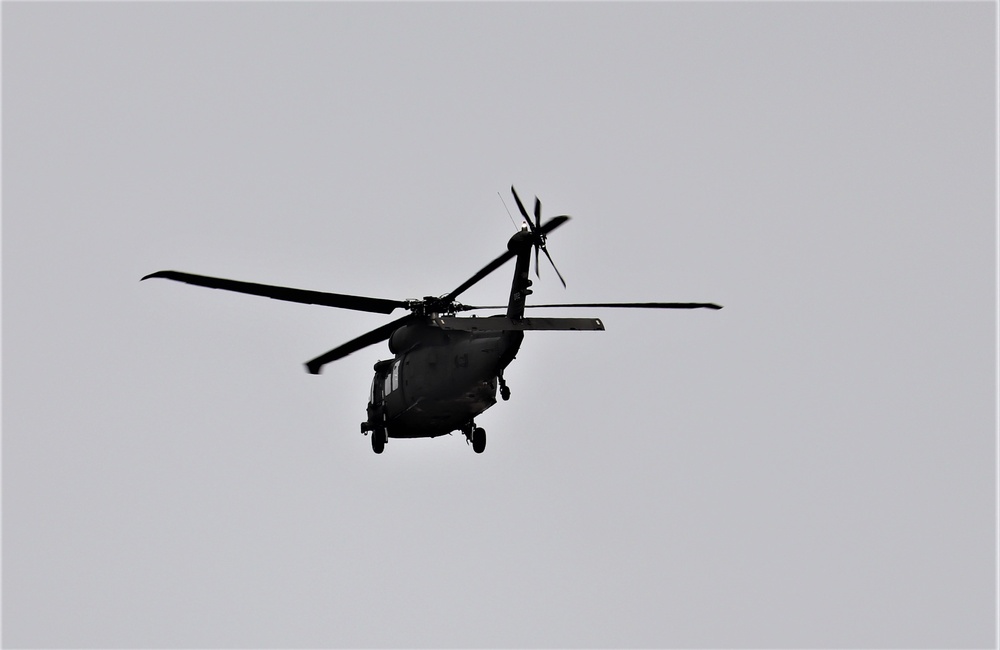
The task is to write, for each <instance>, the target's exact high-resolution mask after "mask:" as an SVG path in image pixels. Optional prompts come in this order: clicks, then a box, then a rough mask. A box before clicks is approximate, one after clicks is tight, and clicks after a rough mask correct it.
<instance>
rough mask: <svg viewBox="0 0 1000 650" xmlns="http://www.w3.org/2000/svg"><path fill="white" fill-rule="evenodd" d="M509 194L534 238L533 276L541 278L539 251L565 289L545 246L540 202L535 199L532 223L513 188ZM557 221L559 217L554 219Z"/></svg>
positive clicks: (511, 187) (560, 275)
mask: <svg viewBox="0 0 1000 650" xmlns="http://www.w3.org/2000/svg"><path fill="white" fill-rule="evenodd" d="M510 191H511V194H513V195H514V201H515V202H517V209H518V210H520V211H521V216H523V217H524V221H525V223H527V224H528V229H529V230H531V234H532V235H533V236H534V246H535V276H536V277H541V273H539V270H538V267H539V263H538V251H539V250H541V251H542V252H543V253H545V257H547V258H548V260H549V264H551V265H552V269H553V270H554V271H555V272H556V275H557V276H559V281H560V282H562V285H563V288H566V280H564V279H563V276H562V273H560V272H559V268H558V267H556V263H555V262H553V261H552V256H551V255H550V254H549V249H548V247H547V246H546V245H545V233H544V232H543V231H542V202H541V201H539V200H538V197H537V196H536V197H535V222H534V223H532V221H531V216H530V215H529V214H528V211H527V210H525V209H524V204H523V203H521V197H519V196H518V195H517V190H515V189H514V186H513V185H511V186H510ZM556 218H557V219H558V218H559V217H556Z"/></svg>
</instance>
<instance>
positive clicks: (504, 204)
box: [497, 192, 519, 230]
mask: <svg viewBox="0 0 1000 650" xmlns="http://www.w3.org/2000/svg"><path fill="white" fill-rule="evenodd" d="M497 196H499V197H500V203H503V209H504V210H506V211H507V216H508V217H510V222H511V223H512V224H514V230H519V228H518V227H517V223H516V222H515V221H514V216H513V215H512V214H511V213H510V208H508V207H507V202H506V201H504V200H503V195H502V194H500V192H497Z"/></svg>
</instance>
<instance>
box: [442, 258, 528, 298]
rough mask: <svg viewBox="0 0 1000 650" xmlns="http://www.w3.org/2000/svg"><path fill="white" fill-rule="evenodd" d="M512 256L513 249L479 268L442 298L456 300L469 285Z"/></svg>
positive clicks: (491, 271) (494, 269)
mask: <svg viewBox="0 0 1000 650" xmlns="http://www.w3.org/2000/svg"><path fill="white" fill-rule="evenodd" d="M512 257H514V253H513V252H511V251H507V252H506V253H504V254H503V255H501V256H500V257H498V258H496V259H495V260H493V261H492V262H490V263H489V264H487V265H486V266H484V267H483V268H481V269H479V272H478V273H476V274H475V275H474V276H472V277H471V278H469V279H468V280H466V281H465V282H463V283H462V284H460V285H459V286H458V288H457V289H455V290H454V291H452V292H451V293H449V294H448V295H447V296H444V298H442V300H446V301H451V300H454V299H455V298H457V297H458V294H460V293H462V292H463V291H465V290H466V289H468V288H469V287H471V286H472V285H474V284H475V283H477V282H479V281H480V280H482V279H483V278H485V277H486V276H487V275H489V274H490V273H493V272H494V271H496V270H497V269H498V268H500V267H501V266H503V265H504V263H505V262H506V261H507V260H509V259H510V258H512Z"/></svg>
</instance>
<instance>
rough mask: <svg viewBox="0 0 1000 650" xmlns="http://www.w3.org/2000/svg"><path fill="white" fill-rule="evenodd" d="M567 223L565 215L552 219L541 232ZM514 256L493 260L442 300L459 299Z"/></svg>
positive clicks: (512, 254) (508, 254) (503, 256)
mask: <svg viewBox="0 0 1000 650" xmlns="http://www.w3.org/2000/svg"><path fill="white" fill-rule="evenodd" d="M567 221H569V217H568V216H567V215H564V214H563V215H560V216H558V217H552V218H551V219H549V220H548V221H546V222H545V225H543V226H542V227H541V229H540V232H541V233H542V234H543V235H546V234H548V233H550V232H552V231H553V230H555V229H556V228H558V227H559V226H561V225H563V224H564V223H566V222H567ZM514 255H516V253H514V252H512V251H507V252H506V253H504V254H503V255H501V256H500V257H498V258H496V259H495V260H493V261H492V262H490V263H489V264H487V265H486V266H484V267H483V268H481V269H480V270H479V272H478V273H476V274H475V275H474V276H472V277H471V278H469V279H468V280H466V281H465V282H463V283H462V284H460V285H459V286H458V288H457V289H455V290H454V291H452V292H451V293H449V294H448V295H446V296H443V297H442V300H447V301H451V300H454V299H455V298H457V297H458V294H460V293H462V292H463V291H465V290H466V289H468V288H469V287H471V286H472V285H474V284H475V283H477V282H479V281H480V280H482V279H483V278H485V277H486V276H487V275H489V274H490V273H493V271H496V270H497V269H498V268H500V267H501V266H503V265H504V263H505V262H506V261H507V260H509V259H511V258H512V257H514ZM557 272H558V271H557Z"/></svg>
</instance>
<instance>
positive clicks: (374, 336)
mask: <svg viewBox="0 0 1000 650" xmlns="http://www.w3.org/2000/svg"><path fill="white" fill-rule="evenodd" d="M415 318H417V316H415V315H413V314H407V315H406V316H403V317H402V318H397V319H396V320H394V321H392V322H391V323H386V324H385V325H383V326H382V327H378V328H376V329H373V330H372V331H370V332H367V333H366V334H362V335H361V336H359V337H358V338H356V339H352V340H350V341H348V342H347V343H344V344H343V345H341V346H338V347H336V348H334V349H332V350H330V351H329V352H327V353H325V354H321V355H319V356H318V357H316V358H315V359H313V360H311V361H307V362H306V370H308V371H309V374H312V375H318V374H319V373H320V370H321V369H322V368H323V366H325V365H326V364H328V363H330V362H331V361H336V360H337V359H343V358H344V357H346V356H347V355H349V354H351V353H352V352H357V351H358V350H360V349H362V348H366V347H368V346H369V345H374V344H375V343H380V342H382V341H385V340H386V339H388V338H389V337H390V336H392V333H393V332H394V331H396V329H398V328H400V327H402V326H403V325H405V324H406V323H407V322H409V321H411V320H413V319H415Z"/></svg>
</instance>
